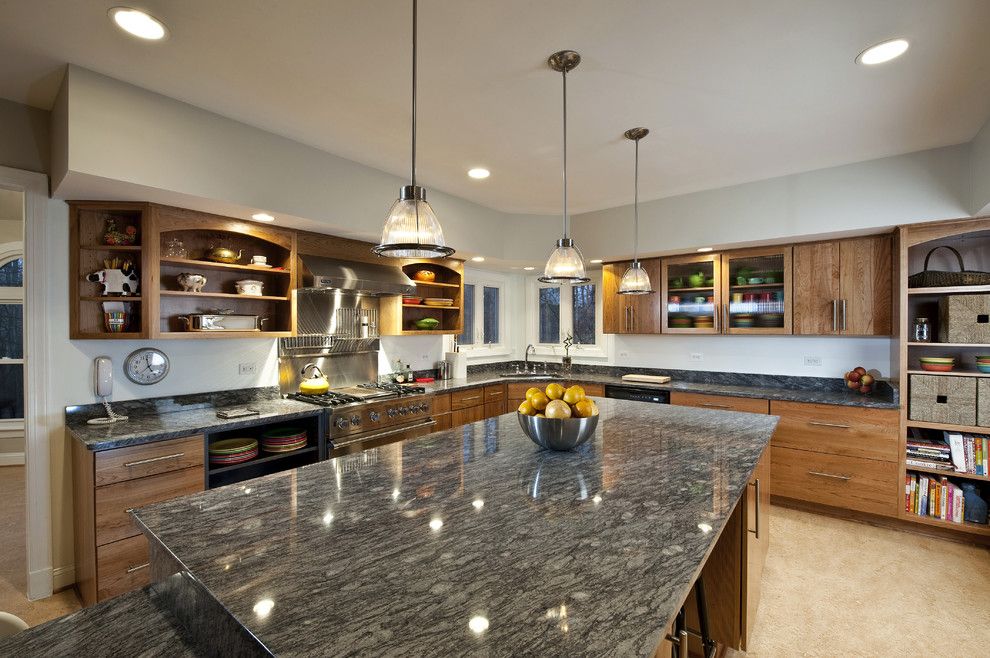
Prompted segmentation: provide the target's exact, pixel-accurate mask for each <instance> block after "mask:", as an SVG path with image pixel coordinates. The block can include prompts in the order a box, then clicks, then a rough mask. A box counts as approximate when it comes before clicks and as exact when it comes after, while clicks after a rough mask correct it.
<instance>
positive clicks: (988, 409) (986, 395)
mask: <svg viewBox="0 0 990 658" xmlns="http://www.w3.org/2000/svg"><path fill="white" fill-rule="evenodd" d="M976 424H977V425H979V426H980V427H990V378H988V377H984V378H983V379H981V380H980V383H979V384H977V385H976Z"/></svg>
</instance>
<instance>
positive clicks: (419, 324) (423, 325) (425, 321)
mask: <svg viewBox="0 0 990 658" xmlns="http://www.w3.org/2000/svg"><path fill="white" fill-rule="evenodd" d="M414 324H415V325H416V328H417V329H420V330H422V331H432V330H434V329H436V328H437V327H439V326H440V320H437V319H436V318H422V319H420V320H416V322H415V323H414Z"/></svg>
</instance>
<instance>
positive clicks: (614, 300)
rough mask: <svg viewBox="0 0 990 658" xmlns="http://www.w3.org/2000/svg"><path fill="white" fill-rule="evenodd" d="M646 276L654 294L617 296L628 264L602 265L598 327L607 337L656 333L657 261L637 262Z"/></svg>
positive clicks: (659, 301)
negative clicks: (600, 318)
mask: <svg viewBox="0 0 990 658" xmlns="http://www.w3.org/2000/svg"><path fill="white" fill-rule="evenodd" d="M639 262H640V264H641V265H642V266H643V269H644V270H645V271H646V273H647V274H648V275H649V276H650V283H651V284H652V285H653V290H654V292H653V293H652V294H649V295H620V294H618V293H619V282H620V281H622V275H623V274H624V273H625V271H626V269H627V268H628V267H629V265H631V264H632V261H622V262H619V263H607V264H606V265H604V266H602V325H603V327H604V332H605V333H607V334H658V333H660V327H661V321H660V307H661V306H662V300H663V295H661V294H660V279H661V272H660V259H659V258H647V259H645V260H641V261H639Z"/></svg>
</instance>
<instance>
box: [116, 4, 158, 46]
mask: <svg viewBox="0 0 990 658" xmlns="http://www.w3.org/2000/svg"><path fill="white" fill-rule="evenodd" d="M108 13H109V14H110V18H111V19H113V22H114V23H115V24H116V25H117V27H119V28H120V29H122V30H123V31H124V32H127V33H128V34H131V35H134V36H136V37H137V38H139V39H145V40H147V41H160V40H161V39H164V38H165V37H166V36H168V30H167V29H165V24H164V23H162V22H161V21H160V20H158V19H157V18H155V17H154V16H152V15H151V14H146V13H145V12H143V11H141V10H139V9H134V8H132V7H111V8H110V11H109V12H108Z"/></svg>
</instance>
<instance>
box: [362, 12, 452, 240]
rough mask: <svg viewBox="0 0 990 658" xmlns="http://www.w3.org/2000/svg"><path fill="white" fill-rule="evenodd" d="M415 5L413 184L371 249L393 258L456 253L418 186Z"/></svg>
mask: <svg viewBox="0 0 990 658" xmlns="http://www.w3.org/2000/svg"><path fill="white" fill-rule="evenodd" d="M416 5H417V0H413V15H412V28H413V34H412V168H411V172H412V173H411V176H410V184H409V185H404V186H403V187H402V189H401V190H400V191H399V198H398V199H397V200H396V202H395V203H393V204H392V207H391V208H390V209H389V211H388V217H387V218H386V219H385V228H384V229H383V230H382V242H381V244H379V245H377V246H375V247H373V248H372V249H371V251H372V252H374V253H375V254H377V255H379V256H390V257H392V258H442V257H445V256H449V255H451V254H452V253H454V250H453V249H451V248H450V247H448V246H447V245H446V244H445V243H444V241H443V229H442V228H441V227H440V222H439V221H438V220H437V216H436V214H435V213H434V212H433V208H432V207H430V204H429V203H427V201H426V190H424V189H423V188H422V187H419V186H418V185H416V18H417V12H416Z"/></svg>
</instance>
